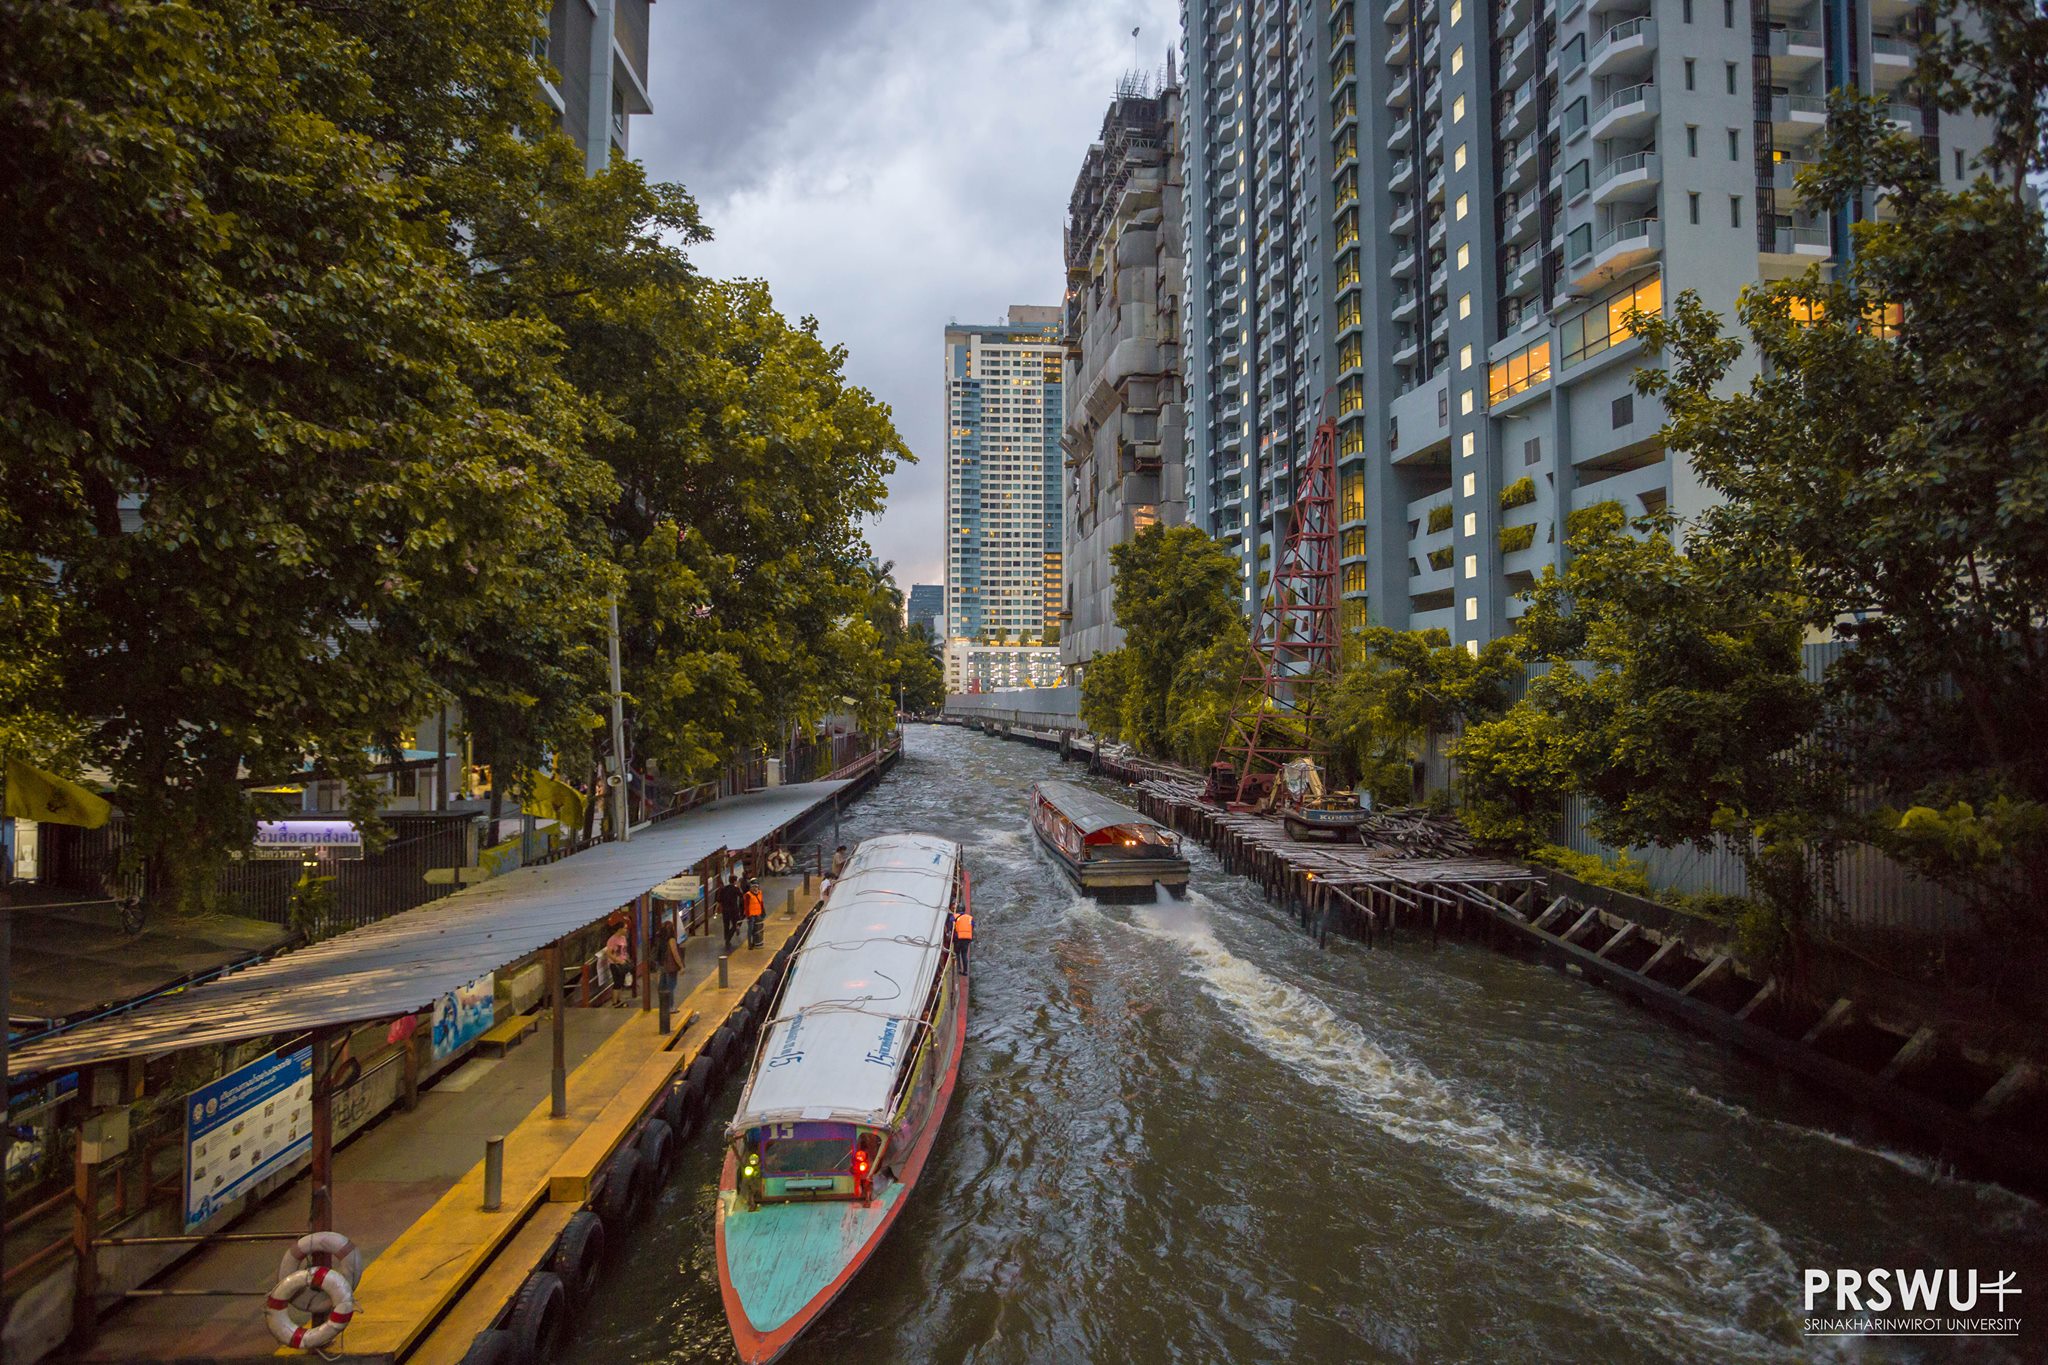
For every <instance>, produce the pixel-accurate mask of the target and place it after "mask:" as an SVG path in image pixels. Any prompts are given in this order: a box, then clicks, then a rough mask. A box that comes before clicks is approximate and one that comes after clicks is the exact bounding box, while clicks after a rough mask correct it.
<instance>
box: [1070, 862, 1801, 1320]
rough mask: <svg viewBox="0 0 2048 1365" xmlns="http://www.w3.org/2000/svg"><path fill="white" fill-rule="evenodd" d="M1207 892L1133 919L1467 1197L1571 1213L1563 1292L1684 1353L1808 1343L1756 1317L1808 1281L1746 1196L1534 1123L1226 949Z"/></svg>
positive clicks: (1533, 1213) (1295, 1063) (1289, 1062)
mask: <svg viewBox="0 0 2048 1365" xmlns="http://www.w3.org/2000/svg"><path fill="white" fill-rule="evenodd" d="M1207 904H1213V902H1208V900H1207V898H1206V897H1204V896H1202V895H1201V894H1200V893H1199V892H1197V893H1194V894H1193V895H1192V896H1191V897H1190V899H1189V900H1188V901H1187V902H1184V903H1181V904H1179V905H1171V904H1169V905H1159V906H1151V907H1139V908H1138V909H1137V911H1136V912H1135V914H1134V916H1133V918H1132V920H1131V927H1132V928H1134V929H1136V930H1138V931H1139V932H1142V933H1145V934H1148V935H1151V936H1153V937H1155V938H1158V939H1162V940H1167V941H1170V942H1173V943H1175V944H1177V945H1178V946H1180V947H1181V948H1183V949H1184V950H1185V951H1186V953H1187V954H1188V957H1189V960H1190V962H1191V963H1192V965H1193V968H1194V971H1195V975H1196V977H1197V979H1198V981H1199V983H1200V985H1201V987H1202V989H1203V991H1204V993H1205V994H1207V995H1208V996H1209V997H1210V998H1211V999H1212V1000H1214V1001H1215V1002H1216V1003H1217V1004H1219V1005H1221V1006H1222V1007H1223V1009H1224V1011H1225V1012H1226V1013H1227V1014H1228V1015H1229V1016H1230V1017H1231V1019H1232V1020H1233V1022H1234V1023H1235V1024H1236V1025H1237V1027H1238V1028H1239V1030H1240V1031H1241V1032H1242V1033H1243V1034H1244V1035H1245V1037H1246V1038H1247V1039H1248V1040H1249V1041H1250V1042H1251V1043H1252V1044H1253V1045H1254V1046H1256V1047H1257V1048H1259V1049H1260V1051H1262V1052H1264V1053H1265V1054H1266V1055H1267V1056H1269V1057H1271V1058H1273V1059H1274V1060H1275V1061H1277V1062H1279V1063H1280V1064H1282V1065H1283V1066H1285V1067H1287V1068H1288V1069H1289V1070H1290V1071H1293V1072H1294V1073H1295V1074H1296V1075H1298V1076H1300V1077H1302V1078H1303V1079H1304V1080H1306V1081H1309V1082H1310V1083H1311V1084H1314V1085H1316V1086H1317V1087H1319V1088H1320V1089H1322V1090H1324V1091H1325V1092H1327V1093H1328V1094H1330V1095H1331V1096H1332V1097H1334V1098H1335V1099H1336V1101H1337V1102H1338V1103H1339V1104H1340V1105H1342V1106H1343V1107H1344V1108H1345V1109H1346V1110H1347V1111H1349V1112H1350V1113H1352V1114H1354V1115H1356V1116H1357V1117H1358V1118H1360V1119H1362V1120H1363V1121H1365V1122H1367V1123H1369V1124H1371V1125H1372V1126H1373V1127H1375V1128H1377V1129H1378V1130H1379V1131H1381V1132H1382V1133H1385V1134H1386V1135H1387V1136H1389V1137H1392V1138H1394V1139H1396V1140H1398V1141H1401V1142H1404V1143H1409V1144H1413V1145H1416V1146H1424V1147H1428V1148H1430V1149H1431V1150H1432V1151H1433V1152H1434V1153H1436V1154H1438V1155H1439V1156H1440V1157H1441V1158H1443V1163H1442V1172H1443V1175H1444V1177H1445V1179H1446V1180H1448V1181H1449V1182H1450V1183H1451V1184H1452V1185H1453V1186H1454V1187H1456V1188H1457V1189H1459V1190H1460V1191H1462V1192H1463V1193H1465V1194H1466V1195H1467V1196H1468V1197H1471V1198H1474V1199H1477V1200H1479V1201H1481V1202H1483V1203H1485V1204H1487V1205H1488V1206H1490V1207H1492V1208H1494V1209H1497V1210H1499V1211H1501V1212H1503V1213H1505V1214H1508V1215H1510V1216H1512V1217H1518V1218H1525V1219H1529V1220H1532V1221H1541V1222H1544V1223H1547V1224H1550V1225H1553V1226H1556V1227H1559V1228H1561V1229H1562V1230H1563V1235H1565V1236H1566V1237H1568V1238H1569V1239H1570V1240H1572V1241H1573V1242H1575V1243H1576V1244H1577V1246H1578V1249H1579V1250H1580V1251H1581V1252H1583V1253H1584V1255H1583V1256H1582V1257H1581V1259H1580V1260H1579V1262H1578V1263H1577V1264H1576V1265H1575V1267H1574V1269H1573V1273H1571V1274H1568V1275H1564V1276H1561V1277H1559V1282H1558V1288H1559V1292H1561V1293H1573V1294H1576V1295H1578V1296H1580V1297H1583V1298H1585V1299H1588V1300H1590V1301H1591V1302H1592V1304H1593V1305H1594V1306H1595V1307H1597V1308H1598V1309H1599V1310H1601V1312H1602V1313H1603V1315H1605V1316H1609V1317H1610V1318H1611V1320H1612V1321H1614V1322H1616V1323H1617V1324H1619V1325H1621V1326H1623V1327H1624V1328H1625V1329H1627V1330H1629V1331H1631V1332H1633V1333H1635V1334H1638V1335H1643V1336H1646V1337H1648V1338H1649V1339H1650V1340H1651V1342H1652V1343H1653V1344H1654V1345H1655V1346H1656V1347H1657V1348H1659V1349H1660V1350H1661V1351H1662V1352H1664V1353H1667V1354H1669V1355H1671V1356H1672V1357H1673V1358H1695V1357H1697V1356H1698V1355H1699V1353H1700V1352H1701V1351H1702V1349H1703V1348H1705V1349H1706V1350H1707V1351H1708V1353H1709V1354H1710V1355H1713V1356H1721V1355H1726V1356H1728V1357H1729V1358H1741V1359H1751V1360H1755V1359H1766V1358H1786V1359H1797V1358H1801V1356H1802V1355H1803V1354H1805V1353H1804V1352H1802V1351H1800V1350H1795V1349H1794V1348H1793V1347H1791V1346H1789V1345H1787V1344H1785V1343H1783V1342H1780V1341H1778V1340H1774V1339H1773V1338H1772V1337H1769V1336H1765V1335H1762V1334H1761V1333H1759V1332H1758V1331H1756V1330H1754V1329H1753V1328H1752V1327H1750V1326H1748V1325H1746V1323H1747V1322H1754V1321H1757V1320H1758V1319H1763V1320H1766V1321H1768V1320H1771V1319H1773V1318H1775V1317H1777V1316H1778V1315H1779V1313H1780V1311H1781V1310H1780V1308H1779V1307H1778V1306H1779V1305H1780V1304H1782V1303H1783V1302H1784V1301H1785V1300H1786V1298H1787V1296H1788V1295H1789V1294H1790V1293H1791V1289H1792V1287H1793V1286H1796V1285H1797V1283H1798V1267H1797V1266H1796V1265H1795V1264H1794V1263H1793V1261H1792V1259H1791V1258H1790V1257H1789V1256H1788V1255H1787V1254H1786V1253H1785V1251H1784V1249H1783V1247H1782V1245H1781V1244H1780V1241H1779V1238H1778V1236H1777V1234H1776V1232H1775V1231H1774V1230H1773V1229H1772V1228H1770V1227H1769V1226H1768V1225H1766V1224H1764V1223H1762V1222H1760V1221H1758V1220H1757V1219H1755V1218H1753V1217H1751V1216H1749V1215H1747V1214H1744V1213H1742V1212H1740V1211H1739V1210H1734V1209H1729V1208H1726V1207H1715V1206H1709V1205H1706V1204H1703V1203H1700V1202H1697V1201H1693V1200H1675V1199H1673V1198H1670V1197H1668V1196H1666V1195H1663V1194H1660V1193H1658V1192H1657V1191H1655V1190H1652V1189H1649V1188H1647V1187H1645V1186H1643V1185H1640V1184H1638V1183H1636V1182H1634V1181H1632V1180H1629V1179H1626V1178H1624V1177H1621V1176H1618V1175H1614V1174H1610V1173H1607V1172H1604V1171H1601V1170H1599V1169H1598V1168H1596V1167H1594V1166H1592V1165H1590V1164H1588V1163H1586V1162H1584V1161H1581V1160H1578V1159H1576V1158H1574V1157H1571V1156H1568V1155H1565V1154H1563V1153H1560V1152H1555V1151H1552V1150H1550V1149H1549V1148H1547V1147H1545V1146H1544V1145H1542V1144H1541V1143H1540V1142H1537V1141H1533V1140H1531V1139H1530V1138H1528V1137H1525V1136H1524V1135H1522V1134H1521V1133H1519V1132H1517V1131H1516V1130H1515V1129H1514V1128H1513V1127H1512V1126H1510V1124H1509V1122H1508V1120H1507V1119H1506V1118H1504V1117H1503V1116H1502V1115H1500V1114H1498V1113H1495V1112H1494V1111H1492V1110H1490V1109H1488V1108H1487V1107H1486V1106H1485V1105H1484V1104H1482V1103H1480V1102H1479V1101H1477V1100H1475V1099H1473V1098H1471V1097H1469V1096H1466V1095H1463V1094H1461V1093H1459V1092H1458V1091H1457V1090H1456V1089H1454V1088H1453V1087H1452V1086H1450V1085H1448V1084H1446V1083H1445V1082H1444V1081H1443V1080H1441V1079H1440V1078H1438V1077H1437V1076H1435V1075H1433V1074H1431V1072H1430V1071H1429V1070H1428V1069H1427V1068H1425V1067H1423V1066H1420V1065H1418V1064H1417V1063H1415V1062H1412V1061H1408V1060H1404V1059H1401V1058H1398V1057H1396V1056H1394V1055H1392V1054H1390V1053H1389V1052H1388V1051H1387V1050H1386V1049H1384V1048H1382V1047H1381V1046H1379V1045H1378V1044H1377V1043H1375V1042H1374V1041H1373V1039H1372V1038H1371V1037H1370V1036H1368V1035H1367V1033H1366V1032H1365V1030H1363V1029H1362V1028H1360V1027H1359V1026H1358V1025H1357V1024H1354V1023H1353V1022H1351V1021H1350V1020H1348V1019H1346V1018H1344V1017H1343V1016H1341V1015H1339V1014H1338V1013H1337V1012H1336V1011H1334V1010H1332V1009H1331V1008H1330V1007H1329V1006H1328V1005H1325V1004H1324V1003H1323V1002H1322V1001H1320V1000H1318V999H1317V998H1316V997H1315V996H1313V995H1310V994H1309V993H1307V992H1306V991H1303V990H1301V989H1299V988H1297V987H1295V986H1293V985H1290V984H1289V983H1287V982H1285V981H1282V980H1280V979H1279V978H1277V977H1274V976H1272V975H1270V974H1268V973H1267V972H1265V971H1263V970H1262V969H1260V968H1259V967H1258V966H1256V965H1254V964H1253V963H1251V962H1248V961H1246V960H1245V959H1244V958H1241V957H1239V956H1237V955H1236V954H1235V953H1233V952H1231V951H1230V949H1229V948H1227V947H1226V946H1224V944H1223V943H1222V942H1221V941H1220V940H1219V939H1218V938H1217V937H1216V935H1215V933H1214V931H1213V930H1212V929H1211V928H1210V925H1209V922H1208V919H1207V916H1206V915H1205V913H1204V909H1205V906H1206V905H1207ZM1077 917H1078V913H1077ZM1095 917H1096V918H1098V919H1101V920H1102V921H1103V922H1105V923H1114V922H1115V921H1111V920H1109V919H1108V917H1106V916H1102V915H1100V912H1096V915H1095ZM1786 1327H1787V1329H1788V1330H1789V1328H1790V1323H1789V1319H1788V1320H1787V1321H1786ZM1809 1349H1810V1348H1809Z"/></svg>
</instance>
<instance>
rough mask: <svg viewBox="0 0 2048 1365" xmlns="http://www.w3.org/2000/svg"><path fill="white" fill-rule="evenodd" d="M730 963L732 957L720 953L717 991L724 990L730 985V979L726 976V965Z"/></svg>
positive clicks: (727, 969)
mask: <svg viewBox="0 0 2048 1365" xmlns="http://www.w3.org/2000/svg"><path fill="white" fill-rule="evenodd" d="M731 961H732V955H731V954H729V953H720V954H719V955H718V989H720V990H724V989H725V988H726V987H728V986H730V985H731V984H732V978H731V977H730V976H729V975H728V971H729V968H728V967H727V965H726V964H727V963H729V962H731Z"/></svg>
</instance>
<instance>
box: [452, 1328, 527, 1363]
mask: <svg viewBox="0 0 2048 1365" xmlns="http://www.w3.org/2000/svg"><path fill="white" fill-rule="evenodd" d="M518 1361H519V1348H518V1345H517V1344H516V1343H515V1342H514V1341H513V1339H512V1334H511V1333H510V1332H507V1331H505V1330H504V1329H502V1328H496V1329H493V1330H491V1331H489V1332H479V1333H477V1338H476V1340H475V1341H473V1342H471V1343H470V1344H469V1349H468V1350H467V1351H465V1352H463V1353H462V1365H518Z"/></svg>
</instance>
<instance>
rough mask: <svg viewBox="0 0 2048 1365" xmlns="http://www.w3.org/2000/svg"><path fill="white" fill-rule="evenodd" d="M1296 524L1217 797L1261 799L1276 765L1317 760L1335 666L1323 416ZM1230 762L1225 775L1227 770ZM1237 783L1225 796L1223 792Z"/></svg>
mask: <svg viewBox="0 0 2048 1365" xmlns="http://www.w3.org/2000/svg"><path fill="white" fill-rule="evenodd" d="M1292 510H1293V520H1292V522H1291V523H1290V524H1289V526H1288V529H1287V538H1286V541H1285V542H1284V544H1283V545H1282V548H1281V551H1280V561H1279V567H1278V569H1277V570H1276V572H1275V573H1274V574H1273V577H1272V581H1271V582H1270V583H1269V584H1268V585H1267V591H1266V593H1265V595H1264V598H1263V604H1262V605H1261V607H1260V610H1259V619H1258V625H1257V627H1256V633H1255V634H1254V635H1253V636H1252V648H1251V653H1250V655H1249V656H1248V657H1247V660H1246V667H1245V674H1244V680H1243V681H1244V686H1243V688H1242V689H1240V691H1239V694H1238V702H1237V705H1236V706H1235V707H1233V708H1232V711H1231V716H1230V723H1229V724H1228V725H1227V726H1226V727H1225V728H1224V731H1223V746H1222V747H1221V748H1220V749H1218V750H1217V751H1216V760H1215V762H1214V763H1212V764H1211V765H1210V776H1209V785H1210V791H1211V793H1212V794H1214V795H1215V796H1217V797H1219V798H1222V799H1225V800H1230V801H1232V803H1233V804H1238V805H1252V804H1258V803H1263V802H1265V801H1266V800H1267V798H1268V797H1269V796H1270V794H1271V792H1272V789H1273V784H1274V782H1275V781H1276V779H1277V778H1278V777H1279V774H1280V770H1281V769H1282V768H1283V767H1285V766H1286V765H1287V764H1288V763H1289V762H1291V761H1292V760H1294V759H1298V758H1311V759H1313V758H1318V757H1320V754H1319V751H1318V750H1317V749H1316V748H1315V747H1314V740H1313V731H1312V727H1313V725H1314V723H1315V714H1316V701H1317V694H1318V693H1319V692H1320V691H1321V684H1322V683H1323V682H1324V681H1326V680H1327V679H1329V678H1331V677H1333V676H1334V675H1335V674H1336V671H1337V631H1338V624H1337V423H1336V420H1335V419H1334V418H1329V417H1325V418H1324V419H1323V422H1322V425H1320V426H1318V427H1317V428H1316V434H1315V439H1314V440H1313V441H1312V442H1311V443H1310V444H1309V450H1308V462H1307V463H1306V464H1304V465H1303V466H1301V468H1300V469H1299V470H1298V471H1297V473H1296V477H1295V486H1294V505H1293V509H1292ZM1226 766H1227V767H1228V769H1229V773H1228V775H1226V774H1225V772H1224V771H1223V769H1224V768H1225V767H1226ZM1233 782H1234V784H1235V785H1234V788H1233V789H1232V790H1230V791H1229V792H1228V793H1227V794H1226V792H1225V791H1224V790H1222V789H1221V788H1222V787H1223V786H1224V785H1225V784H1230V783H1233Z"/></svg>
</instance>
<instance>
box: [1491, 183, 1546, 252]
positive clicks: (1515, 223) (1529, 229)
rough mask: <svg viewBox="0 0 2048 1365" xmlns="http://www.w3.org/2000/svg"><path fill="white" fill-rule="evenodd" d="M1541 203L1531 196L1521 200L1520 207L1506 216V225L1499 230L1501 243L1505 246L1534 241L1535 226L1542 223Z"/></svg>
mask: <svg viewBox="0 0 2048 1365" xmlns="http://www.w3.org/2000/svg"><path fill="white" fill-rule="evenodd" d="M1541 209H1542V202H1541V201H1540V200H1539V199H1538V198H1537V197H1536V196H1535V195H1533V194H1530V195H1526V196H1524V197H1523V199H1522V203H1521V206H1520V207H1519V208H1517V209H1516V210H1515V211H1514V212H1513V213H1510V214H1509V215H1508V220H1507V223H1506V224H1505V225H1504V226H1503V227H1502V229H1501V241H1502V243H1503V244H1506V245H1516V244H1519V243H1522V242H1529V241H1534V240H1535V238H1536V225H1537V224H1538V223H1540V222H1541V221H1542V213H1541Z"/></svg>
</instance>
